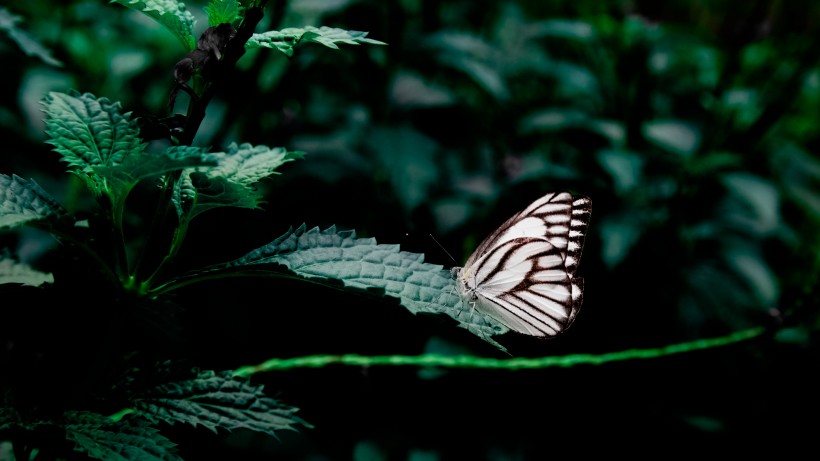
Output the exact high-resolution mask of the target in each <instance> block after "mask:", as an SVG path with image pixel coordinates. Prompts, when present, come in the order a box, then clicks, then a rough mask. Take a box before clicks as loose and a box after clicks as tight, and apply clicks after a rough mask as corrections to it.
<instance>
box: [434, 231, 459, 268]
mask: <svg viewBox="0 0 820 461" xmlns="http://www.w3.org/2000/svg"><path fill="white" fill-rule="evenodd" d="M430 238H431V239H433V241H434V242H436V245H438V246H439V248H441V251H443V252H444V254H446V255H447V256H448V257H449V258H450V259H452V260H453V264H456V265H457V264H458V261H456V258H454V257H453V255H451V254H450V252H448V251H447V249H446V248H444V245H442V244H440V243H439V242H438V240H436V238H435V237H433V234H430Z"/></svg>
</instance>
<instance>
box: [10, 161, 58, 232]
mask: <svg viewBox="0 0 820 461" xmlns="http://www.w3.org/2000/svg"><path fill="white" fill-rule="evenodd" d="M66 214H67V212H66V211H65V209H64V208H63V207H62V206H61V205H60V204H59V203H57V200H55V199H54V197H52V196H51V195H49V193H48V192H46V191H44V190H43V189H42V188H41V187H40V186H39V185H38V184H37V183H36V182H34V180H31V181H26V180H25V179H23V178H21V177H19V176H17V175H14V176H6V175H4V174H0V229H6V228H13V227H17V226H21V225H23V224H26V223H29V222H34V221H42V220H46V219H54V218H60V217H62V216H65V215H66Z"/></svg>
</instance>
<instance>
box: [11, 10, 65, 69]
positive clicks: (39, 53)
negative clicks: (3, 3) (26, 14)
mask: <svg viewBox="0 0 820 461" xmlns="http://www.w3.org/2000/svg"><path fill="white" fill-rule="evenodd" d="M21 19H22V18H21V17H20V16H17V15H14V14H11V12H9V10H8V9H6V8H0V31H3V32H5V33H6V34H8V36H9V38H10V39H12V40H13V41H14V42H15V43H17V46H18V47H20V50H22V51H23V53H25V54H26V55H28V56H36V57H38V58H40V60H41V61H43V62H44V63H46V64H48V65H50V66H54V67H63V63H62V62H60V61H59V60H58V59H56V58H54V56H52V55H51V51H49V49H48V48H46V47H45V46H43V45H42V44H41V43H40V42H39V41H38V40H37V39H36V38H34V37H32V36H31V34H29V33H28V32H26V31H24V30H21V29H19V28H18V27H17V24H18V23H19V22H20V21H21Z"/></svg>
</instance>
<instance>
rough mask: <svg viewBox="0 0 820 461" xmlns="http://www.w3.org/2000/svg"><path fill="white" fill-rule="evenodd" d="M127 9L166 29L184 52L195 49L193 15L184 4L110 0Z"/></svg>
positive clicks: (170, 0) (160, 0)
mask: <svg viewBox="0 0 820 461" xmlns="http://www.w3.org/2000/svg"><path fill="white" fill-rule="evenodd" d="M109 3H119V4H121V5H125V6H127V7H128V8H131V9H134V10H137V11H140V12H142V13H145V14H146V15H148V16H150V17H151V18H153V19H154V20H156V21H157V22H159V23H160V24H162V25H163V26H165V27H167V28H168V30H170V31H171V33H172V34H174V36H176V38H178V39H179V41H180V42H181V43H182V46H184V47H185V49H186V51H191V50H193V49H194V48H196V38H195V37H194V22H196V21H195V19H194V15H192V14H191V12H190V11H188V10H187V9H186V8H185V4H184V3H182V2H178V1H176V0H145V1H140V0H111V1H110V2H109Z"/></svg>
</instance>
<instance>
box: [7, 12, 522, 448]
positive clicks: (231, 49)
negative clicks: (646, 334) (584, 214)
mask: <svg viewBox="0 0 820 461" xmlns="http://www.w3.org/2000/svg"><path fill="white" fill-rule="evenodd" d="M112 3H113V2H112ZM117 3H121V4H123V5H125V6H128V7H130V8H133V9H136V10H139V11H142V12H143V13H145V14H147V15H148V16H150V17H152V18H154V19H155V20H157V21H158V22H160V23H161V24H163V25H164V26H166V27H167V28H168V30H170V31H171V32H172V33H173V34H174V35H175V36H176V37H177V38H178V39H179V40H180V42H181V43H182V44H183V46H184V47H185V51H186V52H187V55H185V56H184V58H183V59H181V60H180V61H179V62H178V63H176V65H175V66H174V70H173V76H174V80H173V82H174V83H173V84H174V91H173V92H172V96H171V101H170V105H171V107H173V103H174V99H175V98H177V96H181V95H182V93H183V92H184V93H186V94H187V95H188V97H189V104H188V111H187V114H185V115H182V114H176V115H172V116H170V117H158V118H156V119H152V120H140V119H138V118H136V117H134V116H133V115H132V113H131V112H125V111H123V109H122V107H121V105H120V104H119V103H117V102H112V101H111V100H109V99H107V98H105V97H98V96H95V95H93V94H90V93H87V92H86V93H83V92H77V91H71V92H67V93H63V92H51V93H49V94H47V95H46V96H45V97H44V99H43V101H42V106H43V111H44V113H45V127H46V129H45V131H46V134H47V136H48V140H47V141H46V142H47V143H49V144H51V145H52V146H53V150H54V151H56V153H58V154H59V155H60V158H61V160H62V161H63V162H65V164H66V165H67V170H68V172H69V173H70V174H72V175H74V176H76V177H77V178H80V179H81V180H82V182H83V183H84V184H85V186H87V191H88V192H89V193H90V195H91V196H93V198H94V199H95V202H93V203H95V206H96V209H97V211H96V212H92V213H89V214H88V215H76V214H72V213H69V212H68V211H67V209H66V208H65V207H63V206H62V205H61V203H60V202H59V201H58V200H57V199H56V198H54V196H52V195H50V194H49V193H48V192H47V191H46V190H44V189H43V188H42V187H40V186H39V185H38V184H37V183H36V182H35V181H34V180H32V179H24V178H22V177H19V176H17V175H11V176H9V175H0V229H2V230H4V231H6V232H8V231H11V230H14V231H15V232H18V231H23V230H25V229H24V228H36V229H39V230H41V231H45V232H47V233H49V234H50V235H51V236H53V237H54V239H56V241H57V242H58V244H57V245H56V246H55V247H54V248H52V249H51V250H49V252H50V253H51V255H50V256H49V257H48V258H46V259H47V260H48V259H50V260H52V261H55V260H56V261H58V262H60V264H57V265H56V266H55V267H60V268H62V269H60V270H56V271H47V270H42V269H40V268H38V266H37V265H36V264H29V263H28V262H26V261H22V260H21V259H20V258H19V255H16V254H14V252H13V251H11V249H5V250H2V252H0V289H2V290H3V297H4V302H3V305H4V311H11V312H4V315H5V316H6V317H5V320H4V322H5V326H6V330H8V334H9V335H10V336H11V338H10V339H9V341H8V347H7V351H6V353H5V354H6V355H5V357H6V359H5V360H6V365H7V366H6V367H5V368H6V371H7V373H4V375H3V377H2V382H0V385H2V394H1V395H0V398H1V399H2V400H1V401H0V440H7V441H11V443H12V444H13V448H14V451H15V454H16V457H17V459H20V460H23V459H33V458H34V457H37V458H38V459H49V458H58V457H63V456H67V454H68V453H71V452H72V451H76V452H80V453H83V454H84V455H85V456H88V457H91V458H97V459H141V460H145V459H163V460H167V459H178V458H179V455H178V454H177V453H176V450H175V444H174V443H172V442H171V441H170V440H169V439H168V438H166V437H165V436H163V435H162V434H161V433H160V432H159V424H160V423H167V424H172V425H173V424H174V423H188V424H191V425H193V426H195V427H197V426H201V427H204V428H207V429H211V430H213V431H214V432H216V431H217V430H226V431H232V430H236V429H240V428H244V429H249V430H252V431H258V432H262V433H266V434H270V435H272V436H275V434H276V433H277V432H279V431H281V430H297V429H298V428H300V427H301V428H306V427H310V425H309V423H307V422H306V421H303V420H302V419H301V418H299V417H298V416H297V415H296V412H297V409H296V408H294V407H292V406H289V405H287V404H286V403H283V402H281V401H279V400H278V399H275V398H273V397H272V396H270V395H269V394H268V393H267V390H266V389H263V386H261V385H257V384H254V383H252V382H250V381H249V380H247V378H246V377H245V376H240V375H241V374H240V373H236V372H233V371H231V370H201V369H198V368H196V367H194V366H192V365H191V364H189V363H188V364H186V363H182V361H179V360H171V359H168V358H167V357H166V358H164V357H163V356H162V355H163V351H162V347H161V346H157V344H158V343H159V344H162V338H161V336H162V335H163V334H165V333H167V334H169V335H171V334H173V332H172V331H171V330H174V329H185V328H190V326H188V325H185V324H184V323H182V324H176V325H173V326H172V327H170V328H158V329H156V330H152V329H151V328H150V325H154V324H163V325H167V324H168V323H169V322H170V323H173V322H174V321H177V322H178V323H179V322H180V321H179V318H178V317H175V316H174V312H176V310H178V307H179V306H175V303H174V300H173V299H172V298H171V295H172V294H173V293H174V292H175V291H176V290H178V289H180V288H182V287H184V286H190V285H193V284H197V283H200V282H203V281H206V280H213V279H218V278H224V277H242V276H248V277H254V278H257V279H258V278H260V277H262V278H264V277H272V278H279V279H286V280H291V279H297V280H300V281H302V282H304V281H308V282H312V283H319V284H324V285H328V286H332V287H335V288H341V289H342V290H349V291H352V292H357V293H359V294H364V293H366V294H369V295H376V296H384V297H392V298H398V301H399V303H400V304H401V305H402V306H403V307H404V308H406V309H408V310H409V311H411V312H413V313H421V312H424V313H433V314H445V315H449V316H450V317H452V318H453V319H455V320H456V322H457V324H458V325H459V326H461V327H463V328H466V329H467V330H469V331H470V332H472V333H474V334H476V335H478V336H479V337H481V338H483V339H485V340H487V341H489V342H491V343H492V344H494V345H497V346H499V345H498V344H497V343H496V342H495V341H493V340H492V339H491V337H492V336H494V335H498V334H501V333H504V332H506V331H507V328H506V327H505V326H503V325H501V324H499V323H498V322H496V321H493V320H492V319H490V318H487V317H485V316H482V315H474V312H472V310H471V309H469V308H462V301H461V298H460V297H459V296H457V295H456V287H455V285H454V280H453V277H452V276H451V274H450V272H449V271H446V270H444V269H443V268H442V267H441V266H437V265H432V264H428V263H425V262H424V258H423V255H420V254H414V253H409V252H404V251H400V249H399V247H398V246H397V245H384V244H377V243H376V241H375V240H374V239H372V238H367V239H365V238H357V237H356V235H355V233H354V232H352V231H337V230H336V229H335V228H334V227H331V228H328V229H324V230H320V229H318V228H309V227H308V226H305V225H301V226H298V227H296V228H293V227H291V228H290V230H288V231H287V232H285V233H284V235H281V236H279V237H278V238H275V239H273V240H272V241H271V242H270V243H269V244H267V245H264V246H262V247H260V248H256V249H250V250H252V251H250V252H248V253H247V254H246V255H244V256H242V257H240V258H238V259H235V260H233V261H227V262H224V263H220V264H213V265H209V266H207V267H201V268H199V269H196V270H185V271H182V270H178V269H175V265H174V262H175V259H176V258H177V256H178V253H179V251H180V248H181V247H182V244H183V241H184V240H185V238H186V234H187V232H188V230H189V227H190V224H191V222H192V220H194V219H195V218H197V217H198V216H200V215H201V214H203V213H205V212H208V211H210V210H213V209H216V208H221V207H239V208H250V209H257V208H260V204H261V203H262V201H263V197H262V194H261V192H260V191H259V190H258V189H256V188H255V186H254V185H255V184H256V183H257V182H258V181H260V180H262V179H264V178H268V177H270V176H271V175H275V174H278V172H277V169H278V168H279V167H280V166H281V165H283V164H285V163H287V162H291V161H294V160H301V159H303V153H302V152H294V151H288V150H287V149H285V148H281V147H276V148H271V147H268V146H265V145H252V144H249V143H242V144H237V143H233V144H230V145H229V146H227V147H225V148H224V151H221V152H215V151H210V150H209V149H206V148H203V147H197V146H193V145H192V141H193V139H194V136H195V134H196V133H197V131H198V129H199V127H200V124H201V122H202V120H203V118H204V116H205V110H206V107H207V106H208V103H209V102H210V100H211V99H212V97H213V96H214V94H215V92H216V91H217V90H218V88H219V87H220V85H222V84H223V83H224V77H225V75H226V72H227V71H228V70H230V69H231V68H233V67H234V65H235V64H236V62H237V61H238V60H239V59H240V58H241V57H242V56H243V54H244V53H245V50H247V49H250V48H258V47H265V48H271V49H276V50H279V51H281V52H283V53H284V54H285V55H287V56H288V57H290V56H292V54H293V52H294V49H296V48H297V47H298V46H299V45H302V44H305V43H317V44H321V45H324V46H327V47H330V48H338V45H339V44H351V45H355V44H372V45H380V44H383V43H382V42H379V41H377V40H373V39H369V38H367V37H366V35H367V33H364V32H356V31H346V30H341V29H335V28H328V27H321V28H316V27H310V26H308V27H304V28H289V29H283V30H280V31H269V32H264V33H256V32H255V28H256V26H257V25H258V23H259V21H260V20H261V19H262V17H263V14H264V7H265V1H263V0H255V1H244V2H241V3H240V2H237V1H235V0H234V1H231V0H222V1H218V0H214V1H212V2H210V4H209V5H208V7H207V8H206V13H207V16H208V21H209V25H210V27H209V28H208V29H207V30H205V31H204V32H203V33H202V34H201V35H200V38H199V39H198V40H197V39H195V36H194V34H193V29H194V20H193V16H192V15H191V14H190V12H189V11H188V10H187V9H186V7H185V5H184V4H183V3H181V2H177V1H174V0H163V1H160V0H150V1H128V0H118V1H117ZM162 138H164V139H165V140H167V143H166V144H164V145H163V146H165V147H163V148H160V149H159V150H157V149H155V148H154V146H156V145H157V143H149V142H148V141H149V140H151V139H153V140H156V139H162ZM306 161H307V160H306ZM143 182H149V184H152V185H157V186H158V187H156V188H155V189H153V190H159V192H158V193H157V194H156V197H157V198H158V206H157V208H156V210H157V211H156V214H155V216H154V218H153V224H152V225H151V226H146V228H145V234H144V235H137V236H132V237H131V238H127V237H126V235H127V234H128V233H127V232H125V231H124V222H125V220H126V218H127V216H128V213H129V209H128V208H127V207H126V199H127V198H128V197H129V193H130V192H132V191H133V190H134V188H135V187H136V186H137V185H138V184H140V183H143ZM129 203H130V202H129ZM287 226H288V224H287V223H283V229H284V228H286V227H287ZM157 249H160V251H159V254H160V255H161V256H159V257H155V258H151V257H148V256H146V255H151V254H156V253H157ZM203 251H206V250H203ZM297 283H298V282H297ZM89 293H93V294H94V296H96V297H100V296H102V297H103V298H104V299H105V301H103V302H101V303H98V304H103V305H104V306H103V307H99V306H97V305H94V306H92V305H90V303H88V302H87V297H88V296H89V295H88V294H89ZM188 307H189V308H191V309H193V308H195V306H193V307H192V306H188ZM101 319H105V321H106V322H107V325H106V326H105V327H103V328H100V327H98V326H96V325H93V324H94V322H99V321H101ZM157 319H161V321H157ZM32 324H36V327H31V326H30V325H32ZM92 325H93V326H92ZM138 325H143V326H142V327H139V326H138ZM145 325H149V327H145ZM18 327H19V332H18ZM32 331H35V332H37V334H39V335H41V336H48V335H51V336H52V337H51V338H49V339H50V341H51V343H56V344H61V342H62V344H65V345H66V347H68V350H69V352H63V353H65V354H71V353H72V352H70V351H73V350H75V349H74V347H77V344H82V346H83V347H85V349H83V350H92V351H94V350H95V347H96V348H97V350H96V352H95V354H97V357H95V358H93V359H89V360H87V362H88V364H87V367H88V369H85V370H81V369H77V368H76V363H75V362H72V364H71V365H65V364H63V363H62V360H63V359H65V357H64V356H62V355H60V354H61V351H60V350H58V351H53V350H52V351H47V352H48V353H44V352H43V351H41V350H38V349H37V348H36V347H31V343H34V342H36V338H31V337H26V336H25V335H27V334H29V333H31V332H32ZM15 332H17V333H15ZM24 332H26V333H24ZM100 337H107V338H111V337H115V338H116V339H117V340H118V341H108V342H105V341H102V340H101V339H100ZM101 344H106V345H109V344H117V345H118V347H107V346H106V347H97V346H98V345H101ZM69 346H70V347H69ZM499 347H500V346H499ZM57 349H60V347H57ZM72 367H75V368H72ZM49 381H52V382H53V381H60V386H59V387H50V383H49ZM76 455H77V453H75V456H76Z"/></svg>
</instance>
